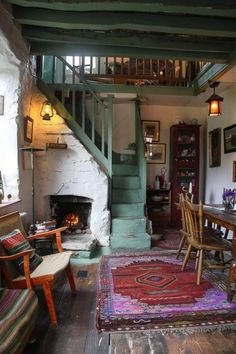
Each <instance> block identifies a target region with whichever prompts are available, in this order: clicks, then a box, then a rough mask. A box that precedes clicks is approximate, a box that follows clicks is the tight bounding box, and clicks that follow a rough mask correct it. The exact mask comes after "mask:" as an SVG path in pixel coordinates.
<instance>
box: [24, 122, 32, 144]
mask: <svg viewBox="0 0 236 354" xmlns="http://www.w3.org/2000/svg"><path fill="white" fill-rule="evenodd" d="M33 127H34V121H33V119H32V118H30V117H29V116H26V117H24V139H25V141H27V142H28V143H32V140H33Z"/></svg>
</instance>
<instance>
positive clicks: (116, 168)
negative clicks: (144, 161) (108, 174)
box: [112, 164, 138, 176]
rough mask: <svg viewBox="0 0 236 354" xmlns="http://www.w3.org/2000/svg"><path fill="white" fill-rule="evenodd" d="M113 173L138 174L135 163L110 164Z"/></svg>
mask: <svg viewBox="0 0 236 354" xmlns="http://www.w3.org/2000/svg"><path fill="white" fill-rule="evenodd" d="M112 170H113V174H114V175H117V176H138V166H137V165H118V164H114V165H113V166H112Z"/></svg>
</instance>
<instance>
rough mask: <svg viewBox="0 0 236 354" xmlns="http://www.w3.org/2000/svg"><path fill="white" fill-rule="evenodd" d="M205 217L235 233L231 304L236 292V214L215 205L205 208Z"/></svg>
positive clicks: (231, 274) (231, 264)
mask: <svg viewBox="0 0 236 354" xmlns="http://www.w3.org/2000/svg"><path fill="white" fill-rule="evenodd" d="M203 211H204V216H205V218H206V219H207V220H208V221H209V222H210V223H214V224H216V225H217V226H218V227H224V228H226V229H227V230H231V231H232V233H233V239H232V251H231V252H232V258H233V259H232V261H231V263H230V270H229V276H228V286H227V300H228V301H229V302H231V301H232V300H233V297H234V294H235V292H236V212H234V211H231V212H230V211H225V210H224V208H223V207H220V206H214V205H204V206H203Z"/></svg>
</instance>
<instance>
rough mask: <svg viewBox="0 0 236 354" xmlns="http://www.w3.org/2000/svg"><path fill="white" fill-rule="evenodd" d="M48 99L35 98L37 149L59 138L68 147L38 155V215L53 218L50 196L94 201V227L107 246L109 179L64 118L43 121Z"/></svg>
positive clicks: (56, 116)
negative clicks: (44, 105) (74, 196)
mask: <svg viewBox="0 0 236 354" xmlns="http://www.w3.org/2000/svg"><path fill="white" fill-rule="evenodd" d="M44 99H45V98H43V97H42V95H41V94H40V93H36V94H35V95H34V99H33V107H34V108H33V111H32V113H31V115H32V116H33V117H34V146H38V147H42V148H45V147H46V143H47V142H48V143H49V142H56V141H57V139H59V141H60V142H65V143H67V145H68V148H67V149H65V150H60V149H48V150H47V151H45V152H38V153H36V155H35V156H36V159H35V184H36V188H35V194H36V195H35V200H36V203H35V205H36V216H37V218H38V219H41V220H42V219H45V218H47V217H49V216H50V209H49V195H77V196H83V197H87V198H91V199H92V200H93V202H92V210H91V219H90V223H91V224H90V228H91V231H92V234H93V236H94V238H96V239H97V240H98V241H99V244H100V245H102V246H106V245H108V244H109V236H110V213H109V210H108V206H107V201H108V179H107V176H106V175H105V173H104V172H103V171H102V170H101V168H100V167H99V165H98V164H97V162H96V161H95V160H94V158H93V157H92V156H91V154H89V153H88V152H87V150H86V149H85V148H84V147H83V145H82V144H81V143H80V142H79V141H78V140H77V139H76V138H75V137H74V136H73V135H72V132H71V130H70V129H69V128H68V127H67V125H66V124H65V122H64V120H63V119H62V118H61V117H60V116H58V115H57V114H55V115H54V116H53V118H52V119H51V121H43V120H42V118H41V117H40V108H41V105H42V103H43V100H44ZM57 133H58V135H57ZM61 133H62V134H65V135H61ZM55 134H56V135H55Z"/></svg>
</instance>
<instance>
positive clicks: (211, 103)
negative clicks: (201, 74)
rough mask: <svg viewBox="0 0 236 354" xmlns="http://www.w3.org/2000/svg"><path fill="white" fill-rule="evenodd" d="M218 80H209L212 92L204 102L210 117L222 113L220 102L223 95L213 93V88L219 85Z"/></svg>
mask: <svg viewBox="0 0 236 354" xmlns="http://www.w3.org/2000/svg"><path fill="white" fill-rule="evenodd" d="M219 84H220V83H219V82H218V81H215V82H211V83H210V84H209V86H210V87H211V88H213V94H212V95H211V96H210V97H209V98H208V100H206V103H208V115H209V116H210V117H217V116H219V115H220V114H221V113H222V106H221V104H222V102H223V100H224V99H223V97H221V96H218V95H216V93H215V88H216V87H218V86H219Z"/></svg>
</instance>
